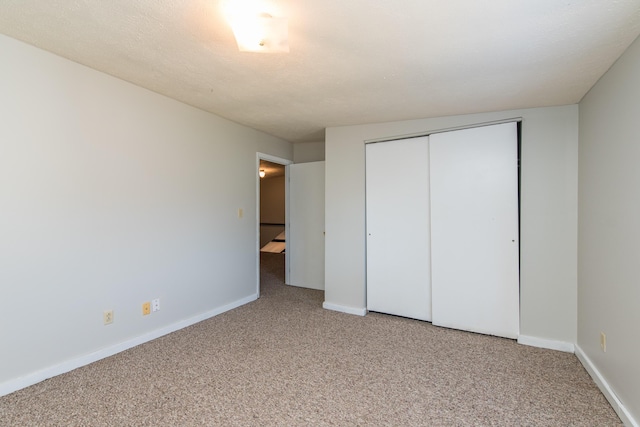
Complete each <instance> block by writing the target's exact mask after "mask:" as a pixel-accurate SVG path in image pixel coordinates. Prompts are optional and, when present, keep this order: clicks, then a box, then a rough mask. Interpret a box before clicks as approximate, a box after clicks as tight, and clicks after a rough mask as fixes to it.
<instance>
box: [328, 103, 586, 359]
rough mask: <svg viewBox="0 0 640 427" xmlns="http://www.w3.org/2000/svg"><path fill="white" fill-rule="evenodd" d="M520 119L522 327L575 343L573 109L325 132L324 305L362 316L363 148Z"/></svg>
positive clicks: (529, 333) (550, 340) (536, 335)
mask: <svg viewBox="0 0 640 427" xmlns="http://www.w3.org/2000/svg"><path fill="white" fill-rule="evenodd" d="M514 117H522V119H523V124H522V201H521V210H522V211H521V266H520V267H521V282H520V286H521V311H520V317H521V323H520V324H521V327H520V333H521V335H522V336H526V337H529V338H533V339H539V340H542V341H543V342H544V344H545V345H549V344H551V346H553V345H555V344H559V345H560V346H561V347H562V346H564V345H566V346H567V347H568V348H570V349H572V348H573V344H574V343H575V341H576V319H577V313H576V312H577V308H576V299H577V296H576V291H577V249H576V241H577V158H578V153H577V150H578V106H577V105H570V106H562V107H552V108H539V109H527V110H514V111H505V112H496V113H486V114H475V115H466V116H452V117H442V118H433V119H423V120H411V121H403V122H392V123H379V124H370V125H361V126H345V127H334V128H328V129H327V132H326V135H327V136H326V188H325V191H326V208H325V209H326V218H325V221H326V258H325V302H326V304H327V305H328V306H335V307H342V308H346V309H355V310H354V311H358V310H362V309H364V308H366V301H365V283H366V282H365V255H366V251H365V242H366V240H365V162H364V160H365V152H364V142H365V141H367V140H371V139H378V138H389V137H396V136H402V135H408V134H415V133H426V132H429V131H435V130H441V129H446V128H451V127H456V126H467V125H473V124H478V123H483V122H488V121H495V120H504V119H509V118H514Z"/></svg>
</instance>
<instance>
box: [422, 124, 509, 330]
mask: <svg viewBox="0 0 640 427" xmlns="http://www.w3.org/2000/svg"><path fill="white" fill-rule="evenodd" d="M430 159H431V161H430V169H431V177H430V179H431V254H432V255H431V256H432V258H431V260H432V264H431V268H432V275H431V278H432V298H433V324H434V325H439V326H446V327H450V328H456V329H463V330H468V331H473V332H479V333H484V334H490V335H497V336H504V337H508V338H517V336H518V332H519V273H518V269H519V261H518V258H519V255H518V175H517V174H518V170H517V127H516V123H506V124H500V125H493V126H485V127H479V128H473V129H465V130H460V131H454V132H445V133H439V134H434V135H431V136H430Z"/></svg>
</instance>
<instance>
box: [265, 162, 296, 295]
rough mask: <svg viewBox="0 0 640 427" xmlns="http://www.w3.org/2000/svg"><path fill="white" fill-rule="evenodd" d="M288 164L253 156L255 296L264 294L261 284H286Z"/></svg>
mask: <svg viewBox="0 0 640 427" xmlns="http://www.w3.org/2000/svg"><path fill="white" fill-rule="evenodd" d="M289 164H291V161H289V160H286V159H279V158H276V157H273V156H269V155H265V154H260V153H258V156H257V166H258V171H259V174H257V199H258V200H257V207H258V209H257V223H258V224H257V251H258V254H257V293H258V295H261V294H262V293H263V292H264V289H263V285H264V284H263V283H262V282H263V281H264V278H265V277H267V278H268V279H269V280H268V281H269V283H271V284H273V283H274V282H278V283H280V284H284V283H286V280H287V279H288V264H289V255H288V253H287V243H286V242H287V232H288V225H287V224H288V208H289V206H288V190H287V169H288V168H287V166H288V165H289Z"/></svg>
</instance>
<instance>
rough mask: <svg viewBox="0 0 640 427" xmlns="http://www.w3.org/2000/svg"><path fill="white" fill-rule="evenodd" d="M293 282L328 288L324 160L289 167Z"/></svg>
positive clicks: (305, 285) (290, 252) (294, 284)
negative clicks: (325, 244)
mask: <svg viewBox="0 0 640 427" xmlns="http://www.w3.org/2000/svg"><path fill="white" fill-rule="evenodd" d="M289 177H290V182H289V220H290V225H289V235H287V236H286V239H287V249H286V251H287V253H289V260H290V261H289V268H290V270H289V283H288V284H289V285H293V286H300V287H303V288H311V289H321V290H324V162H312V163H298V164H293V165H290V166H289Z"/></svg>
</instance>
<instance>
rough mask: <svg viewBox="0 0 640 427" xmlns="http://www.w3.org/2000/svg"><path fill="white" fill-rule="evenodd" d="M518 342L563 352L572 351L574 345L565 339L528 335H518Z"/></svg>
mask: <svg viewBox="0 0 640 427" xmlns="http://www.w3.org/2000/svg"><path fill="white" fill-rule="evenodd" d="M518 344H523V345H528V346H531V347H539V348H547V349H549V350H558V351H564V352H565V353H573V352H574V351H575V345H573V344H572V343H570V342H565V341H555V340H548V339H545V338H538V337H531V336H528V335H519V336H518Z"/></svg>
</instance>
